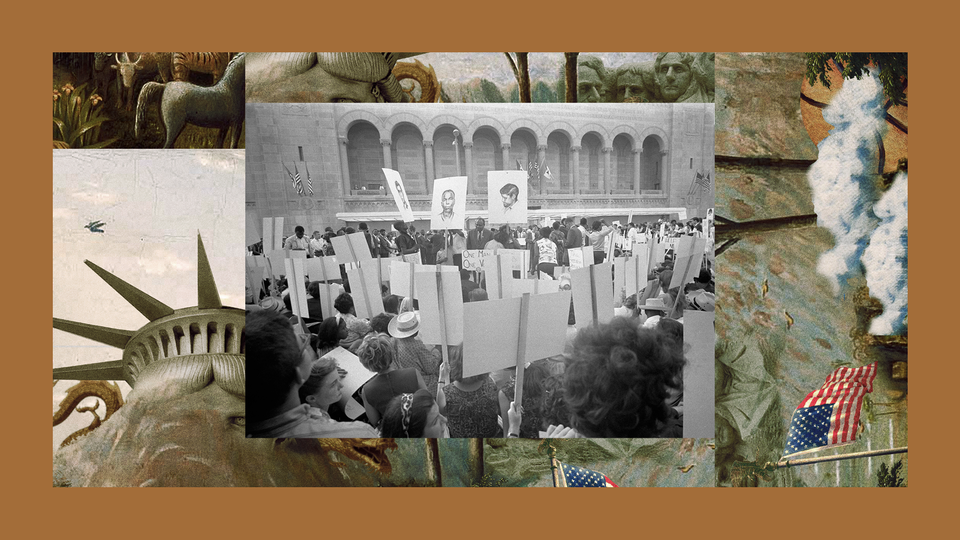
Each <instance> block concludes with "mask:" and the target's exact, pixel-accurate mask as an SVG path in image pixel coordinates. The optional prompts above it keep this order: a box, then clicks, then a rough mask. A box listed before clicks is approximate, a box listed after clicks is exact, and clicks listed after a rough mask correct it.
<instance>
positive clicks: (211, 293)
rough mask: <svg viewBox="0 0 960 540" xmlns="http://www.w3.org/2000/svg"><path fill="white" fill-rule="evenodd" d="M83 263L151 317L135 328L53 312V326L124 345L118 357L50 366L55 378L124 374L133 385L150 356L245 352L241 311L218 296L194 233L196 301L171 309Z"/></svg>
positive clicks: (104, 377)
mask: <svg viewBox="0 0 960 540" xmlns="http://www.w3.org/2000/svg"><path fill="white" fill-rule="evenodd" d="M84 263H85V264H86V265H87V266H89V267H90V269H91V270H93V271H94V272H96V273H97V275H98V276H100V278H101V279H103V280H104V281H106V282H107V284H108V285H110V286H111V287H112V288H113V289H114V290H115V291H117V292H118V293H120V296H122V297H123V298H124V300H126V301H127V302H128V303H129V304H130V305H132V306H133V307H135V308H137V310H138V311H139V312H140V313H142V314H143V315H144V316H145V317H146V318H147V319H149V321H150V322H148V323H147V324H146V325H144V326H143V327H142V328H140V329H139V330H121V329H117V328H107V327H104V326H94V325H92V324H85V323H80V322H74V321H67V320H64V319H57V318H54V319H53V327H54V328H56V329H58V330H63V331H64V332H69V333H71V334H75V335H78V336H82V337H85V338H88V339H92V340H94V341H98V342H100V343H103V344H106V345H110V346H113V347H116V348H118V349H123V357H122V359H121V360H114V361H108V362H99V363H95V364H85V365H81V366H70V367H62V368H55V369H54V370H53V378H54V379H62V380H93V381H118V380H123V381H126V382H127V384H129V385H130V386H131V387H134V386H135V385H136V382H137V377H138V375H139V374H140V373H141V372H142V371H143V370H144V369H145V368H146V367H147V366H148V365H150V364H152V363H154V362H163V361H165V360H174V359H179V358H183V357H186V356H196V355H202V354H217V355H224V354H226V355H236V356H242V355H243V354H244V335H243V330H244V321H245V318H246V314H245V312H244V311H243V310H242V309H237V308H231V307H223V304H222V303H221V302H220V294H219V293H218V292H217V284H216V283H215V282H214V279H213V272H211V270H210V263H209V261H208V260H207V254H206V252H205V251H204V249H203V240H202V239H201V238H200V235H199V234H198V235H197V296H198V303H197V306H196V307H188V308H181V309H173V308H171V307H169V306H167V305H166V304H164V303H163V302H160V301H159V300H157V299H155V298H153V297H152V296H150V295H148V294H147V293H145V292H143V291H141V290H139V289H137V288H136V287H134V286H133V285H130V284H129V283H127V282H125V281H123V280H122V279H120V278H118V277H117V276H115V275H113V274H111V273H110V272H107V271H106V270H104V269H103V268H100V267H99V266H97V265H95V264H93V263H92V262H90V261H84Z"/></svg>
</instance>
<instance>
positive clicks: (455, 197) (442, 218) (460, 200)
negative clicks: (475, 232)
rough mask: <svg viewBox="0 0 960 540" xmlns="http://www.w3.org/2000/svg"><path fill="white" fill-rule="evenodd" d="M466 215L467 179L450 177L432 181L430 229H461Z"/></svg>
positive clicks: (464, 177)
mask: <svg viewBox="0 0 960 540" xmlns="http://www.w3.org/2000/svg"><path fill="white" fill-rule="evenodd" d="M466 214H467V177H466V176H451V177H449V178H437V179H436V180H434V181H433V201H432V204H431V205H430V228H431V229H434V230H438V231H440V230H446V229H461V230H462V229H463V228H464V221H465V218H466Z"/></svg>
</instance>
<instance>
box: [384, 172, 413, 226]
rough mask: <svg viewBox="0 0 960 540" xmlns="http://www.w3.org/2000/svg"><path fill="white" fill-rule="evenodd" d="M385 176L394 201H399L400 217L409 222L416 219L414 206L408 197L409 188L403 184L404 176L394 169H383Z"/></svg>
mask: <svg viewBox="0 0 960 540" xmlns="http://www.w3.org/2000/svg"><path fill="white" fill-rule="evenodd" d="M381 170H382V171H383V176H385V177H386V179H387V187H389V188H390V193H391V194H392V195H393V202H395V203H397V210H399V211H400V218H401V219H402V220H403V221H405V222H407V223H412V222H413V221H414V217H413V208H412V207H411V206H410V200H409V199H407V190H406V189H405V188H404V186H403V178H401V177H400V173H399V172H397V171H395V170H393V169H381Z"/></svg>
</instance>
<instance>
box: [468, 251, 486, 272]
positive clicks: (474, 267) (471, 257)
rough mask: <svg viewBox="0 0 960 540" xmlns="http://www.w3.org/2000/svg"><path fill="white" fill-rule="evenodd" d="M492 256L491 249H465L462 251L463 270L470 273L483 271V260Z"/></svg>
mask: <svg viewBox="0 0 960 540" xmlns="http://www.w3.org/2000/svg"><path fill="white" fill-rule="evenodd" d="M490 255H493V250H492V249H467V250H464V251H463V269H464V270H470V271H471V272H480V271H483V259H484V257H488V256H490Z"/></svg>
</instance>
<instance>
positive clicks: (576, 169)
mask: <svg viewBox="0 0 960 540" xmlns="http://www.w3.org/2000/svg"><path fill="white" fill-rule="evenodd" d="M570 154H571V155H573V177H572V181H571V182H570V186H571V187H572V188H573V194H574V195H579V194H580V146H571V147H570Z"/></svg>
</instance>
